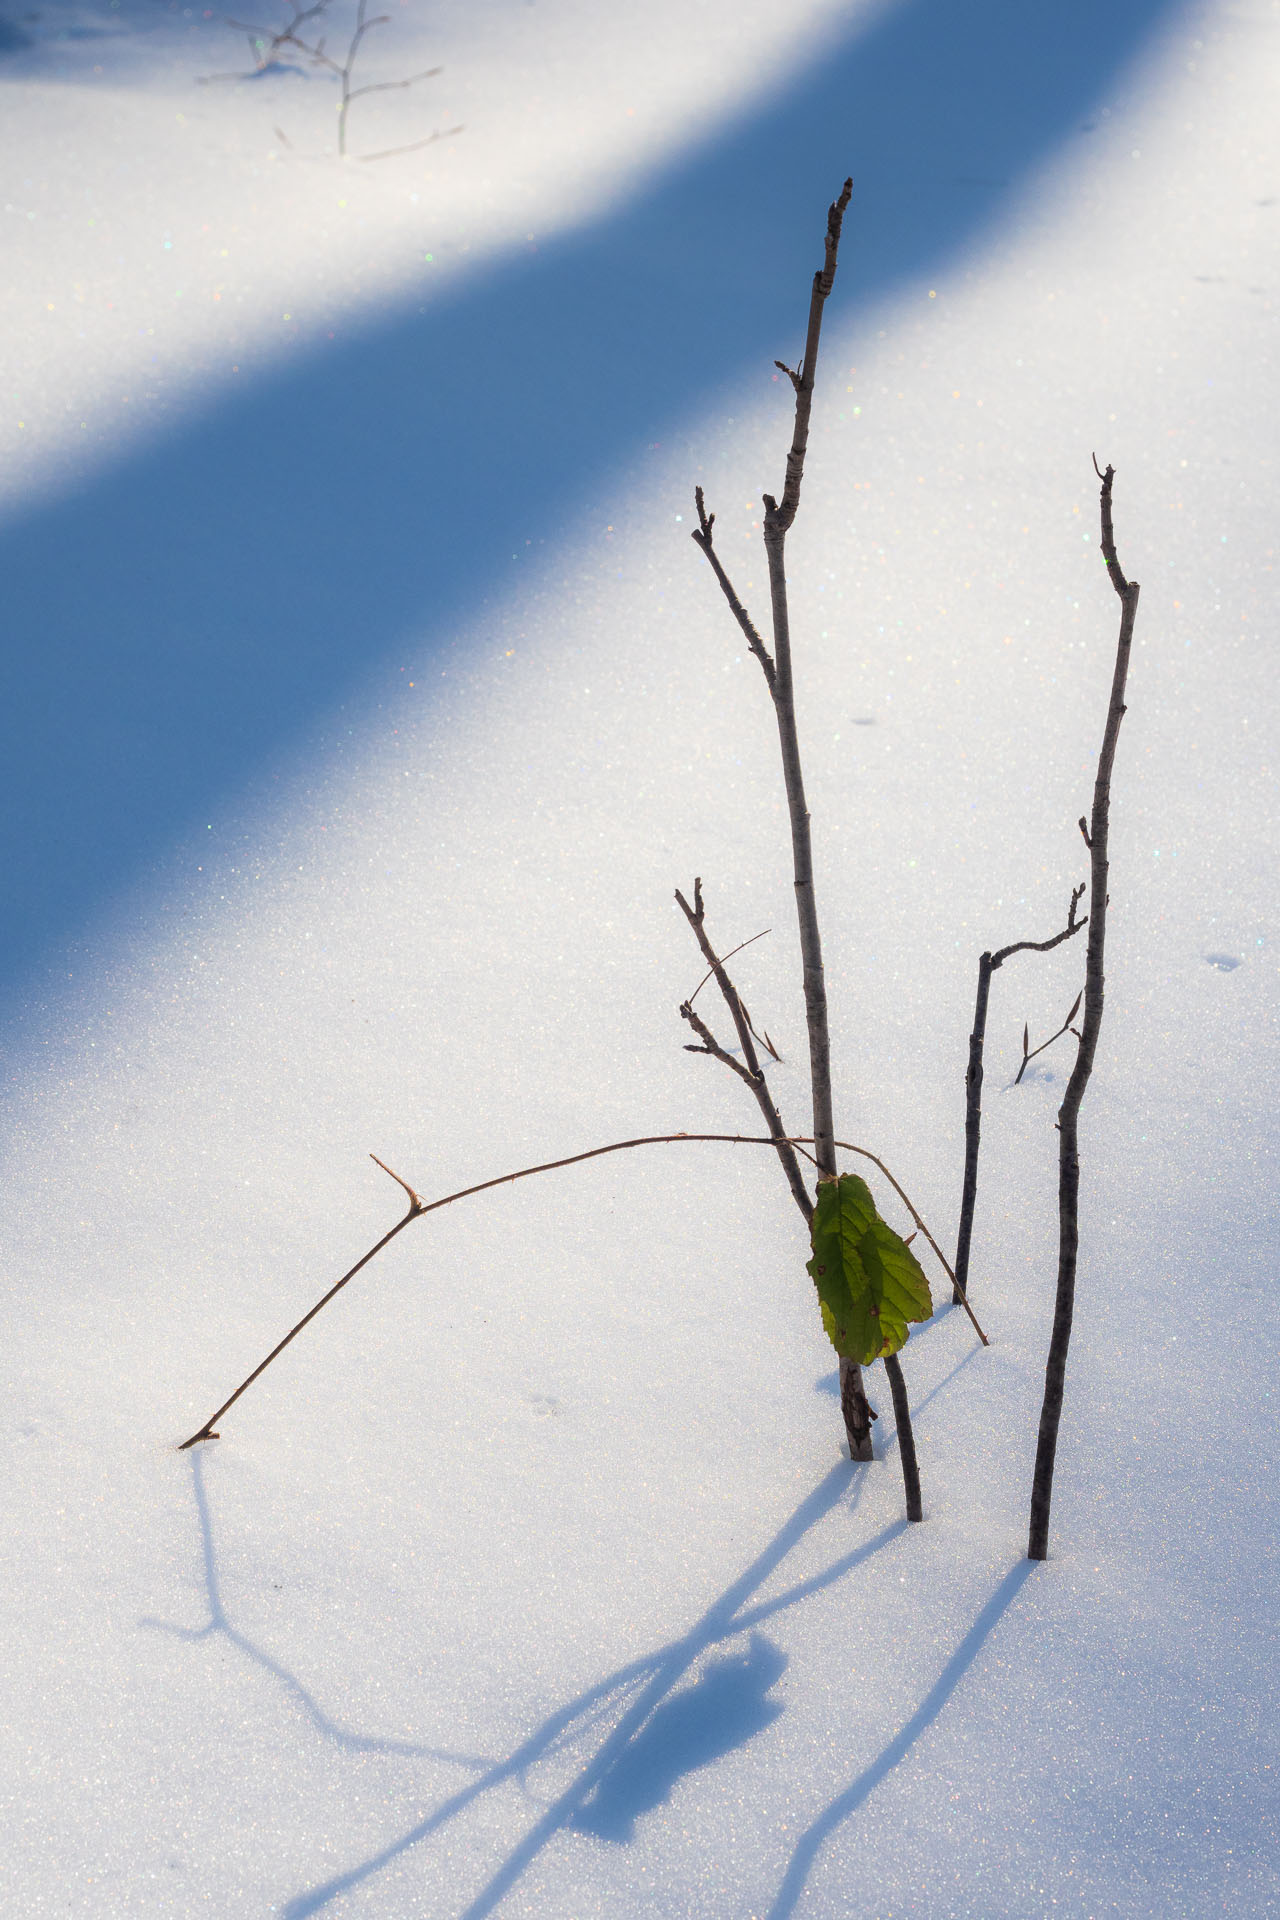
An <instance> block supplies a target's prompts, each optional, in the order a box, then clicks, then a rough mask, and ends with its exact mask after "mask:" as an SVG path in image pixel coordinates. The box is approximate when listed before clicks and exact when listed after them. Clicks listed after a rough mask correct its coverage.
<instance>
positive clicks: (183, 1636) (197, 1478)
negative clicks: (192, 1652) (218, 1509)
mask: <svg viewBox="0 0 1280 1920" xmlns="http://www.w3.org/2000/svg"><path fill="white" fill-rule="evenodd" d="M190 1458H191V1484H192V1488H193V1491H194V1493H195V1500H196V1513H197V1515H198V1517H199V1521H200V1546H201V1551H202V1554H203V1557H204V1585H205V1597H206V1599H207V1601H208V1604H209V1618H208V1620H207V1621H206V1622H205V1624H204V1626H202V1627H180V1626H178V1625H176V1624H175V1622H173V1621H171V1620H155V1619H151V1618H146V1619H143V1620H141V1621H140V1622H139V1625H140V1626H144V1627H151V1628H153V1629H154V1630H155V1631H156V1632H157V1633H171V1634H173V1635H174V1636H175V1638H176V1639H179V1640H208V1639H210V1638H212V1637H213V1636H214V1635H218V1634H220V1635H221V1636H222V1638H223V1639H224V1640H226V1641H228V1642H229V1643H230V1644H231V1646H233V1647H235V1648H236V1650H237V1651H238V1652H240V1653H243V1654H244V1655H245V1656H246V1658H247V1659H249V1660H252V1661H253V1662H254V1664H255V1665H256V1666H259V1667H262V1668H263V1669H264V1670H265V1671H266V1672H267V1673H269V1674H271V1676H272V1677H273V1678H274V1679H276V1680H278V1681H279V1682H280V1684H281V1685H282V1686H283V1687H284V1689H285V1691H286V1692H287V1693H289V1694H290V1695H291V1696H292V1697H293V1699H294V1700H296V1701H297V1702H298V1705H299V1706H300V1707H301V1708H302V1710H303V1712H304V1713H305V1714H306V1716H307V1718H308V1719H309V1720H310V1722H311V1724H312V1726H313V1727H315V1729H316V1731H317V1732H318V1733H321V1734H323V1736H324V1738H325V1739H326V1740H331V1741H332V1742H333V1744H334V1746H336V1747H341V1748H343V1750H344V1751H345V1752H347V1753H394V1754H401V1755H403V1756H405V1757H406V1758H409V1759H414V1760H443V1761H447V1762H448V1763H450V1764H451V1765H453V1766H458V1767H467V1768H469V1769H470V1770H471V1771H472V1772H476V1773H479V1772H483V1770H484V1769H485V1768H486V1767H489V1766H491V1765H492V1764H493V1763H492V1761H490V1760H489V1759H487V1758H485V1757H484V1756H482V1755H476V1754H469V1753H451V1752H449V1751H448V1750H447V1749H446V1748H443V1747H428V1746H419V1745H417V1744H416V1743H415V1742H413V1741H411V1740H386V1739H382V1738H380V1737H378V1736H376V1735H372V1734H363V1733H349V1732H348V1731H347V1730H346V1728H345V1727H340V1726H339V1725H338V1723H337V1721H336V1720H331V1719H330V1717H329V1715H328V1714H327V1713H326V1712H325V1710H324V1708H323V1707H322V1706H321V1705H320V1702H319V1701H318V1700H317V1699H316V1698H315V1695H314V1694H312V1693H309V1692H308V1691H307V1689H306V1687H304V1686H303V1684H302V1682H301V1680H299V1679H298V1677H297V1675H296V1674H293V1673H290V1671H289V1669H288V1668H287V1667H286V1666H283V1665H282V1664H281V1662H280V1661H279V1660H276V1659H273V1658H272V1656H271V1655H270V1654H269V1653H266V1652H264V1651H263V1649H262V1648H261V1647H259V1646H256V1645H255V1644H254V1642H253V1641H252V1640H250V1639H249V1638H248V1636H247V1635H246V1634H243V1633H241V1632H240V1630H239V1628H238V1627H234V1626H233V1625H232V1624H231V1622H230V1620H229V1619H228V1618H227V1614H226V1609H225V1608H224V1606H223V1604H222V1591H221V1586H220V1584H219V1580H218V1562H217V1556H216V1554H215V1553H214V1547H213V1521H212V1518H211V1516H210V1513H209V1496H208V1494H207V1493H206V1491H205V1484H204V1456H203V1455H202V1454H201V1453H199V1452H196V1451H193V1452H192V1454H191V1456H190Z"/></svg>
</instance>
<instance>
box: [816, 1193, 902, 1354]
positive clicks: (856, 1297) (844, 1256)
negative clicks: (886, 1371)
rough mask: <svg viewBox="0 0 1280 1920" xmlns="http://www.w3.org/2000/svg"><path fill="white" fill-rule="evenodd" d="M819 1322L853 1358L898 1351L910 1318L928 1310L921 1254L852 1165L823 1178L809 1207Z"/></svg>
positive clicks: (838, 1348)
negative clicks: (880, 1209)
mask: <svg viewBox="0 0 1280 1920" xmlns="http://www.w3.org/2000/svg"><path fill="white" fill-rule="evenodd" d="M806 1266H807V1269H808V1271H809V1273H811V1274H812V1275H813V1283H814V1285H815V1286H816V1287H817V1289H818V1300H819V1303H820V1304H821V1307H822V1324H823V1326H824V1327H825V1328H826V1330H827V1337H828V1339H829V1340H830V1341H831V1344H832V1346H833V1347H834V1348H835V1350H836V1352H837V1353H838V1354H840V1355H842V1356H843V1357H844V1358H845V1359H848V1360H856V1361H857V1362H858V1365H859V1366H862V1367H865V1366H869V1365H870V1363H871V1361H873V1360H879V1359H881V1358H882V1357H883V1356H884V1355H885V1354H890V1353H896V1352H897V1351H898V1349H899V1347H901V1346H903V1345H904V1344H905V1342H906V1339H907V1333H908V1322H909V1321H911V1320H927V1319H928V1318H929V1317H930V1315H931V1314H932V1312H933V1300H932V1298H931V1296H930V1293H929V1283H928V1281H927V1280H926V1279H925V1277H924V1272H923V1270H922V1268H921V1266H920V1262H919V1261H918V1260H917V1259H916V1257H915V1255H914V1254H913V1253H912V1251H911V1249H910V1247H909V1246H908V1245H907V1244H906V1242H905V1240H903V1239H902V1238H901V1237H900V1236H899V1235H898V1234H896V1233H895V1232H894V1231H893V1228H892V1227H890V1226H888V1225H887V1224H886V1223H885V1222H884V1221H883V1220H882V1219H881V1218H880V1215H879V1214H878V1213H877V1212H876V1203H875V1201H874V1200H873V1199H872V1198H871V1189H870V1187H868V1185H867V1183H866V1181H865V1180H861V1179H859V1177H858V1175H857V1174H856V1173H842V1174H841V1175H840V1177H839V1179H838V1180H823V1181H822V1182H821V1183H820V1185H819V1187H818V1204H817V1206H816V1207H815V1208H814V1212H813V1258H812V1260H809V1261H807V1262H806Z"/></svg>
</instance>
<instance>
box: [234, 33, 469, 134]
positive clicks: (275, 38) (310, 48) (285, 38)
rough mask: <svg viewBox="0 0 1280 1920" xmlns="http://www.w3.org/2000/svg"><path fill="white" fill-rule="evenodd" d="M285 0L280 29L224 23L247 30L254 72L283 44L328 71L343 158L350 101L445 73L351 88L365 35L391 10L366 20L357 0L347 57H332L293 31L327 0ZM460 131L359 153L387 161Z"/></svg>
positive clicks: (432, 70)
mask: <svg viewBox="0 0 1280 1920" xmlns="http://www.w3.org/2000/svg"><path fill="white" fill-rule="evenodd" d="M287 4H288V7H289V18H288V20H287V21H286V22H285V25H284V26H283V27H282V28H280V29H272V28H271V27H259V26H254V25H253V24H252V23H251V22H249V21H245V20H232V19H230V18H229V19H228V20H227V25H228V26H229V27H235V28H236V29H237V31H238V32H240V33H245V34H248V36H249V51H250V53H251V54H252V55H253V59H254V64H255V66H256V67H257V69H258V72H259V73H262V72H263V71H264V70H265V69H266V68H267V67H269V66H270V65H271V63H272V61H273V60H274V59H275V57H276V55H277V54H278V53H279V52H280V50H281V48H282V47H296V48H297V50H298V52H299V53H301V54H304V55H305V56H306V58H307V59H308V60H310V61H311V63H312V65H313V66H317V67H324V68H325V70H326V71H327V72H329V73H332V74H335V75H336V76H337V79H338V82H339V84H340V86H341V88H342V96H341V99H340V100H339V103H338V152H339V153H340V154H341V155H343V156H344V157H345V155H346V151H347V116H348V114H349V112H350V110H351V103H352V101H353V100H361V99H363V98H364V96H365V94H367V93H396V92H399V91H401V90H402V89H403V88H405V87H416V86H417V84H418V82H419V80H434V79H435V78H436V76H437V74H440V73H443V72H444V68H443V67H424V68H423V70H422V71H421V73H411V74H410V75H409V76H408V78H407V79H404V80H374V81H371V82H370V83H369V84H368V85H367V86H363V87H353V86H352V84H351V76H352V73H353V72H354V70H355V64H356V57H357V55H358V54H359V52H360V48H361V45H362V43H363V41H364V38H365V35H366V34H369V33H372V32H373V30H374V28H375V27H385V26H387V25H389V23H390V20H391V15H390V14H389V13H379V14H376V15H375V16H374V18H373V19H372V20H370V19H369V18H368V13H367V9H368V0H358V4H357V6H356V24H355V27H354V29H353V31H352V35H351V39H350V41H349V43H348V46H347V53H346V58H345V59H344V60H335V59H334V57H333V55H332V54H331V53H328V52H326V50H325V42H324V40H323V39H320V40H316V41H314V42H311V41H306V40H304V39H303V38H302V37H301V34H300V33H299V31H298V29H299V28H300V27H304V26H305V25H306V24H307V22H308V21H309V20H317V19H320V18H321V17H322V16H323V15H324V14H325V13H326V12H327V11H328V8H329V4H330V0H313V4H312V5H311V6H309V7H303V6H300V5H299V4H298V0H287ZM264 47H265V52H264V51H263V49H264ZM461 132H462V128H461V127H450V128H448V130H447V132H444V133H433V134H431V135H430V136H429V138H427V139H426V140H416V141H414V142H413V143H412V145H410V146H406V147H388V148H386V149H385V151H383V152H382V153H367V154H364V155H362V156H361V157H362V158H363V159H365V160H389V159H391V158H392V157H393V156H394V155H396V154H400V153H416V152H417V150H418V149H419V148H420V147H429V146H432V145H433V144H434V142H435V141H437V140H444V139H447V138H448V137H449V135H450V134H454V133H461ZM285 144H286V145H288V142H287V141H286V143H285Z"/></svg>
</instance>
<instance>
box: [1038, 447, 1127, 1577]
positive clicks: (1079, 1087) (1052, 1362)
mask: <svg viewBox="0 0 1280 1920" xmlns="http://www.w3.org/2000/svg"><path fill="white" fill-rule="evenodd" d="M1093 467H1094V472H1095V473H1096V474H1097V475H1098V478H1099V479H1100V480H1101V482H1102V489H1101V494H1100V514H1101V522H1102V557H1103V559H1104V560H1105V561H1106V563H1107V572H1108V573H1109V574H1110V576H1111V584H1112V586H1113V587H1114V588H1115V591H1116V593H1117V595H1118V596H1119V600H1120V631H1119V634H1118V636H1117V639H1116V660H1115V668H1114V670H1113V672H1112V676H1111V698H1110V700H1109V702H1108V705H1107V720H1106V726H1105V727H1104V729H1103V734H1102V750H1101V752H1100V753H1099V755H1098V771H1097V775H1096V777H1095V779H1094V783H1093V808H1092V811H1091V813H1090V816H1089V832H1088V843H1089V862H1090V881H1089V893H1090V899H1089V939H1088V944H1087V946H1086V948H1085V974H1084V1017H1083V1019H1082V1020H1081V1023H1080V1045H1079V1048H1078V1049H1077V1052H1076V1061H1075V1066H1074V1067H1073V1068H1072V1071H1071V1078H1070V1079H1069V1080H1068V1082H1067V1090H1066V1093H1065V1095H1064V1096H1063V1101H1062V1105H1061V1106H1060V1107H1059V1109H1058V1130H1059V1131H1058V1286H1057V1293H1056V1297H1055V1300H1054V1310H1053V1332H1052V1334H1051V1335H1050V1338H1049V1357H1048V1360H1047V1362H1046V1365H1045V1377H1044V1402H1043V1405H1042V1406H1041V1409H1040V1431H1039V1436H1038V1439H1037V1443H1036V1464H1035V1474H1034V1478H1033V1480H1032V1487H1031V1524H1030V1528H1029V1531H1028V1538H1027V1555H1028V1558H1030V1559H1032V1560H1044V1559H1046V1558H1047V1557H1048V1553H1049V1510H1050V1505H1051V1502H1052V1499H1053V1467H1054V1459H1055V1456H1056V1453H1057V1446H1058V1426H1059V1423H1060V1421H1061V1419H1062V1398H1063V1391H1064V1388H1065V1385H1066V1375H1067V1351H1068V1349H1069V1347H1070V1344H1071V1321H1072V1316H1073V1313H1074V1310H1075V1292H1076V1259H1077V1255H1078V1252H1079V1246H1080V1221H1079V1207H1080V1147H1079V1121H1080V1105H1081V1102H1082V1101H1083V1099H1084V1094H1085V1088H1086V1087H1087V1086H1088V1084H1089V1076H1090V1074H1091V1073H1092V1072H1093V1062H1094V1056H1095V1055H1096V1053H1097V1051H1098V1035H1099V1033H1100V1032H1101V1030H1102V1003H1103V989H1104V985H1105V973H1104V962H1105V959H1106V942H1107V907H1108V898H1107V889H1108V885H1109V875H1110V865H1109V860H1108V840H1109V836H1110V832H1111V771H1112V768H1113V766H1114V765H1115V757H1116V743H1117V742H1118V740H1119V738H1120V723H1121V721H1122V720H1123V719H1124V716H1125V711H1126V709H1125V699H1124V696H1125V686H1126V683H1127V681H1128V676H1129V655H1130V651H1131V649H1132V646H1133V626H1134V621H1135V620H1136V618H1137V613H1138V593H1139V587H1138V583H1137V581H1136V580H1127V579H1126V578H1125V576H1124V572H1123V570H1122V568H1121V566H1120V560H1119V556H1118V555H1117V553H1116V539H1115V529H1114V527H1113V525H1112V518H1111V488H1112V483H1113V481H1114V479H1115V468H1114V467H1111V466H1108V468H1107V470H1106V472H1105V473H1103V472H1102V470H1101V469H1100V468H1099V466H1098V462H1097V459H1096V457H1095V459H1094V463H1093Z"/></svg>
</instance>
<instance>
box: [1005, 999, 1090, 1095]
mask: <svg viewBox="0 0 1280 1920" xmlns="http://www.w3.org/2000/svg"><path fill="white" fill-rule="evenodd" d="M1083 999H1084V995H1083V993H1078V994H1077V995H1076V997H1075V999H1074V1000H1073V1001H1072V1002H1071V1011H1070V1013H1069V1014H1068V1015H1067V1017H1066V1019H1065V1020H1064V1021H1063V1023H1062V1025H1061V1026H1060V1027H1059V1028H1058V1030H1057V1032H1056V1033H1051V1034H1050V1035H1049V1038H1048V1039H1047V1040H1042V1041H1041V1042H1040V1045H1039V1046H1038V1047H1033V1046H1032V1045H1031V1029H1030V1027H1029V1026H1028V1025H1027V1023H1026V1022H1025V1020H1024V1021H1023V1023H1022V1065H1021V1066H1020V1067H1019V1068H1018V1071H1017V1073H1016V1074H1015V1076H1014V1081H1013V1084H1014V1086H1015V1087H1016V1086H1018V1085H1019V1084H1020V1083H1021V1080H1022V1076H1023V1074H1024V1073H1025V1072H1026V1070H1027V1068H1028V1067H1029V1066H1030V1065H1031V1062H1032V1061H1033V1060H1034V1059H1036V1058H1037V1056H1038V1055H1040V1054H1042V1053H1043V1052H1044V1051H1045V1049H1046V1048H1047V1047H1051V1046H1052V1045H1053V1043H1054V1041H1055V1040H1061V1038H1062V1036H1063V1034H1064V1033H1074V1034H1075V1036H1076V1039H1077V1040H1078V1039H1079V1038H1080V1035H1079V1033H1078V1032H1077V1030H1076V1028H1075V1027H1073V1026H1072V1024H1071V1022H1072V1021H1073V1020H1074V1019H1075V1017H1076V1015H1077V1013H1079V1011H1080V1002H1081V1001H1082V1000H1083Z"/></svg>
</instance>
